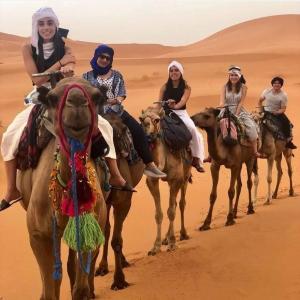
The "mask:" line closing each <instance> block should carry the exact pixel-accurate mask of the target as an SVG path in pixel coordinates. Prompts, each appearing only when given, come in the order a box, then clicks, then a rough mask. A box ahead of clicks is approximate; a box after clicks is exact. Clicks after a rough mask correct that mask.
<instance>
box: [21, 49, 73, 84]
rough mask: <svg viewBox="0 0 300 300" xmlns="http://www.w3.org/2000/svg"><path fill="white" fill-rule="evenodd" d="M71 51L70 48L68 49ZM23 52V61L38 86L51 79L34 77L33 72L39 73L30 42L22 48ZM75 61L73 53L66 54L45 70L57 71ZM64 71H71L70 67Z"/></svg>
mask: <svg viewBox="0 0 300 300" xmlns="http://www.w3.org/2000/svg"><path fill="white" fill-rule="evenodd" d="M68 51H69V53H70V50H68ZM22 54H23V61H24V66H25V70H26V72H27V74H28V75H29V77H30V79H31V80H32V82H33V83H34V85H36V86H38V87H39V86H41V85H42V84H43V83H45V82H47V81H48V80H49V77H32V74H34V73H37V72H38V70H37V67H36V64H35V61H34V60H33V57H32V50H31V45H30V44H25V45H24V46H23V48H22ZM74 63H75V57H74V56H73V55H72V54H67V53H66V54H65V55H64V56H63V58H62V59H61V60H60V61H57V62H56V63H54V64H53V65H52V66H51V67H50V68H49V69H47V70H45V72H51V71H57V70H60V69H61V68H62V67H64V66H66V67H67V66H68V67H71V65H72V64H74ZM62 72H63V73H64V72H65V73H69V72H70V69H67V68H66V69H65V70H62Z"/></svg>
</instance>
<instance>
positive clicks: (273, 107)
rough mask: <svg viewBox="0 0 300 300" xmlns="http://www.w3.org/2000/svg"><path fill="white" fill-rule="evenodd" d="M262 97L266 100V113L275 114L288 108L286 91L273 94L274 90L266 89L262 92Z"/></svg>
mask: <svg viewBox="0 0 300 300" xmlns="http://www.w3.org/2000/svg"><path fill="white" fill-rule="evenodd" d="M261 97H262V98H264V100H265V103H264V106H265V110H266V111H269V112H275V111H277V110H279V109H281V108H283V107H286V106H287V94H286V93H285V92H284V91H281V92H280V93H273V91H272V89H266V90H264V91H263V92H262V94H261Z"/></svg>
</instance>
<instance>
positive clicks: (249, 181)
mask: <svg viewBox="0 0 300 300" xmlns="http://www.w3.org/2000/svg"><path fill="white" fill-rule="evenodd" d="M254 163H255V162H254V160H250V161H248V163H247V176H248V178H247V188H248V199H249V203H248V210H247V214H248V215H251V214H254V213H255V211H254V208H253V202H252V186H253V182H252V172H253V168H254Z"/></svg>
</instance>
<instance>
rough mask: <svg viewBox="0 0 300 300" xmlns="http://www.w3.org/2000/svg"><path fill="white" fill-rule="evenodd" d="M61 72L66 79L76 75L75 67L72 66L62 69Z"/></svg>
mask: <svg viewBox="0 0 300 300" xmlns="http://www.w3.org/2000/svg"><path fill="white" fill-rule="evenodd" d="M60 71H61V73H62V74H63V75H64V77H72V76H73V75H74V69H73V66H70V65H69V66H63V67H61V68H60Z"/></svg>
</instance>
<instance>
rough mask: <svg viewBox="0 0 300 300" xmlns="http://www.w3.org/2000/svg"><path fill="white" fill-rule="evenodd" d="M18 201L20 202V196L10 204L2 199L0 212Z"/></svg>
mask: <svg viewBox="0 0 300 300" xmlns="http://www.w3.org/2000/svg"><path fill="white" fill-rule="evenodd" d="M20 200H22V197H21V196H20V197H19V198H17V199H14V200H12V201H10V202H8V201H6V200H5V199H2V201H1V203H0V211H3V210H5V209H7V208H9V207H10V206H12V205H13V204H15V203H17V202H19V201H20Z"/></svg>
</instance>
